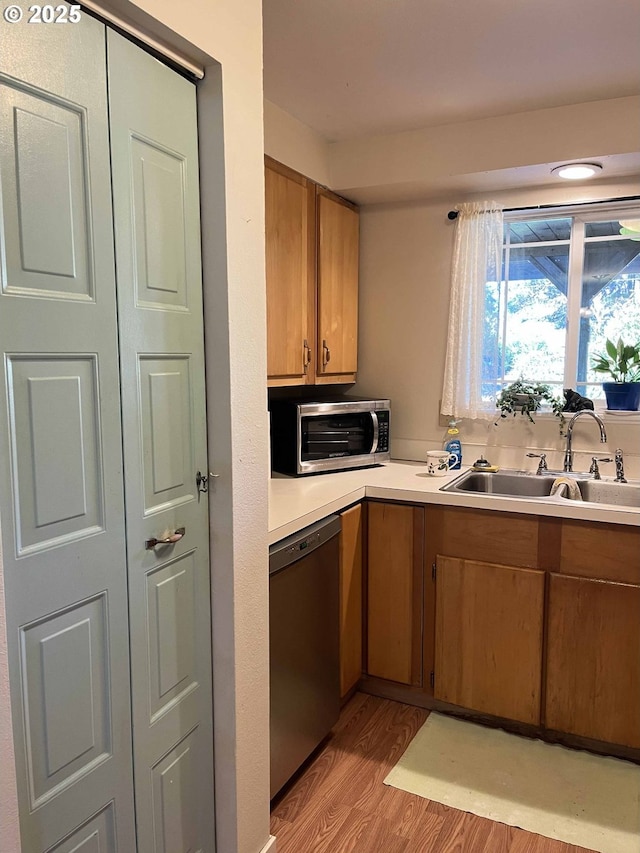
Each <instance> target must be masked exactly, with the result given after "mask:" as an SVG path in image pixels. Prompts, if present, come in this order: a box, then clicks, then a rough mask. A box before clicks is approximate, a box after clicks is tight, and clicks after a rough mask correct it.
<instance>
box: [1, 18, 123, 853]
mask: <svg viewBox="0 0 640 853" xmlns="http://www.w3.org/2000/svg"><path fill="white" fill-rule="evenodd" d="M26 17H27V16H26V14H25V19H23V21H22V23H20V24H7V23H4V22H3V23H2V49H1V51H0V127H1V133H0V190H1V192H0V198H1V202H0V204H1V216H0V252H1V258H0V261H1V263H0V347H1V349H2V352H3V362H2V367H1V376H0V383H1V387H0V394H1V396H2V400H1V401H0V512H1V514H2V534H3V553H4V583H5V590H6V607H7V632H8V642H9V656H10V662H9V665H10V686H11V697H12V710H13V725H14V733H15V749H16V765H17V777H18V787H19V801H20V822H21V832H22V849H23V851H24V853H42V852H43V851H45V850H46V851H47V853H69V851H82V853H95V851H98V850H99V851H100V853H115V851H116V850H117V851H119V853H130V851H134V850H135V836H134V820H133V790H132V770H131V719H130V701H129V634H128V614H127V581H126V562H125V538H124V517H123V491H122V450H121V421H120V395H119V388H118V383H119V377H118V355H117V328H116V305H115V281H114V258H113V231H112V211H111V195H110V180H109V149H108V128H107V96H106V57H105V32H104V27H103V26H102V25H101V24H100V23H98V22H97V21H96V20H94V19H92V18H90V17H89V16H88V15H86V14H83V16H82V20H81V22H80V23H76V24H70V23H68V24H66V25H53V24H50V25H45V24H39V25H35V24H27V22H26Z"/></svg>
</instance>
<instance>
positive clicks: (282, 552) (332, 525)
mask: <svg viewBox="0 0 640 853" xmlns="http://www.w3.org/2000/svg"><path fill="white" fill-rule="evenodd" d="M340 528H341V520H340V516H339V515H330V516H329V517H328V518H324V519H323V520H322V521H317V522H316V523H315V524H310V525H309V527H305V528H304V530H300V531H299V532H298V533H294V534H293V536H288V537H287V538H286V539H281V540H280V542H276V543H275V545H272V546H271V547H270V548H269V574H270V575H273V574H275V573H276V572H279V571H280V570H281V569H285V568H286V567H287V566H290V565H291V564H292V563H295V562H296V561H297V560H301V559H302V558H303V557H306V556H307V554H310V553H311V552H312V551H315V549H316V548H319V547H320V546H321V545H324V543H325V542H328V541H329V540H330V539H333V537H334V536H337V535H338V534H339V533H340Z"/></svg>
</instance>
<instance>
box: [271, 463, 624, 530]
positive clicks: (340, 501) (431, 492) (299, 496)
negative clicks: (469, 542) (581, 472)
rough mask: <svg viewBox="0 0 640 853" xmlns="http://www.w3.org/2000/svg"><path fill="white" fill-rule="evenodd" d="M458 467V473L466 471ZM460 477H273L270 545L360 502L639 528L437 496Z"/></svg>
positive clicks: (415, 473) (523, 504) (529, 502)
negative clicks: (374, 500)
mask: <svg viewBox="0 0 640 853" xmlns="http://www.w3.org/2000/svg"><path fill="white" fill-rule="evenodd" d="M466 468H467V466H463V468H462V470H463V471H464V470H466ZM459 474H460V471H455V472H452V473H451V474H449V475H448V476H446V477H430V476H429V475H428V474H427V473H426V466H425V464H424V462H388V463H386V464H385V465H380V466H378V467H375V468H363V469H360V470H357V471H341V472H340V473H337V474H316V475H311V476H307V477H281V476H275V477H272V478H271V480H270V481H269V544H270V545H272V544H273V543H274V542H278V541H279V540H280V539H283V538H284V537H285V536H290V535H291V534H293V533H297V532H298V531H299V530H302V528H303V527H306V526H307V525H308V524H312V523H313V522H314V521H319V520H320V519H322V518H325V517H326V516H327V515H331V513H333V512H339V511H340V510H342V509H344V508H345V507H347V506H349V505H350V504H353V503H356V502H357V501H360V500H362V499H363V498H379V499H382V500H391V501H407V502H410V503H423V504H440V505H442V506H464V507H475V508H477V509H492V510H495V511H497V512H523V513H530V514H531V515H551V516H555V517H557V518H576V519H582V520H585V521H601V522H602V521H604V522H609V523H611V524H629V525H633V526H636V527H640V508H636V507H613V506H610V505H604V504H595V503H587V502H582V501H569V500H566V499H564V498H510V497H502V496H500V497H498V496H496V495H486V494H477V493H473V492H466V493H459V492H441V491H440V488H441V487H442V486H443V485H445V484H446V483H448V482H450V481H451V480H453V479H454V477H457V476H458V475H459Z"/></svg>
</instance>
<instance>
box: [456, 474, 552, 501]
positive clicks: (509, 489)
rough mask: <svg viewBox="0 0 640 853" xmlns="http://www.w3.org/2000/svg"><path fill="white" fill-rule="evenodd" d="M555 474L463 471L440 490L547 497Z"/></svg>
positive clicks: (519, 496) (522, 496)
mask: <svg viewBox="0 0 640 853" xmlns="http://www.w3.org/2000/svg"><path fill="white" fill-rule="evenodd" d="M555 479H556V476H555V475H551V476H546V475H540V476H538V475H537V474H530V473H528V472H526V471H496V472H487V471H465V472H464V474H461V475H460V476H459V477H456V479H455V480H452V481H451V482H450V483H448V484H447V485H446V486H442V488H441V489H440V491H441V492H479V493H482V494H487V495H502V496H505V495H506V496H508V497H517V498H525V497H526V498H548V497H549V495H550V494H551V486H552V485H553V482H554V480H555Z"/></svg>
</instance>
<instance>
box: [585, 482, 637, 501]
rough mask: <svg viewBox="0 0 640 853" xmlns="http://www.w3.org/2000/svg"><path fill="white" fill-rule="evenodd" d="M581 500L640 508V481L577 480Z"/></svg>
mask: <svg viewBox="0 0 640 853" xmlns="http://www.w3.org/2000/svg"><path fill="white" fill-rule="evenodd" d="M578 487H579V489H580V492H581V494H582V500H584V501H590V502H592V503H598V504H613V505H614V506H634V507H637V508H640V483H638V482H637V481H635V482H630V483H616V482H612V481H610V480H579V481H578Z"/></svg>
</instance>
